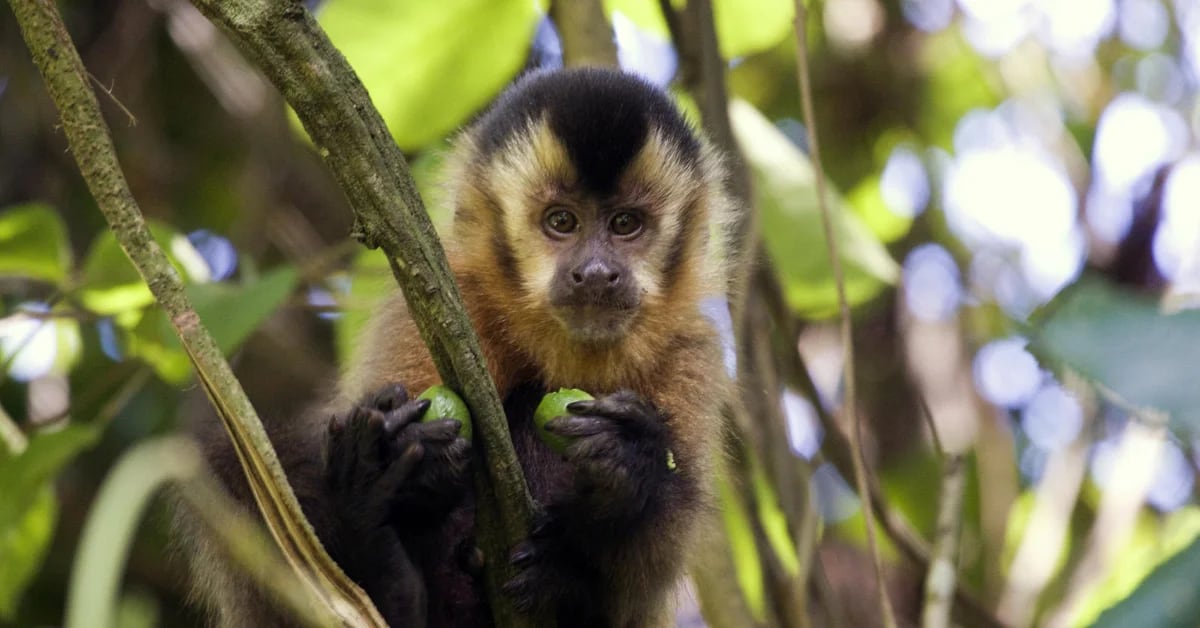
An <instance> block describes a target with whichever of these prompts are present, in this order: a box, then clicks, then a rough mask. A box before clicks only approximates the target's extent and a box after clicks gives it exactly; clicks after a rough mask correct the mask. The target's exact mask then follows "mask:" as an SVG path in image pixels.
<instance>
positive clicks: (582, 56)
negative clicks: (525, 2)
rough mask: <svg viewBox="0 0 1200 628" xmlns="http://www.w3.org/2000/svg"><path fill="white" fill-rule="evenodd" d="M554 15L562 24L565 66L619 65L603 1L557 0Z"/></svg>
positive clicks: (559, 28) (557, 24)
mask: <svg viewBox="0 0 1200 628" xmlns="http://www.w3.org/2000/svg"><path fill="white" fill-rule="evenodd" d="M550 17H551V19H553V20H554V25H555V26H557V27H558V33H559V35H560V39H561V41H562V51H563V63H564V64H565V65H567V66H571V67H576V66H589V65H594V66H601V67H610V68H615V67H617V44H616V42H614V41H613V30H612V28H611V27H610V26H609V25H608V20H607V19H605V17H604V7H603V6H601V4H600V0H554V1H553V2H551V3H550Z"/></svg>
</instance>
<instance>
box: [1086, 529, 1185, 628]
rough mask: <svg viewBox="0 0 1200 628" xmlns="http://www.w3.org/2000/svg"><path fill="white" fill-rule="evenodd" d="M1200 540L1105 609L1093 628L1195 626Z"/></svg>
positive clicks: (1182, 627) (1171, 627)
mask: <svg viewBox="0 0 1200 628" xmlns="http://www.w3.org/2000/svg"><path fill="white" fill-rule="evenodd" d="M1198 573H1200V540H1197V541H1193V542H1192V544H1191V545H1189V546H1188V547H1187V549H1185V550H1183V551H1182V552H1180V553H1178V554H1176V555H1175V556H1174V557H1172V558H1171V559H1170V560H1168V561H1167V562H1165V563H1163V565H1162V566H1161V567H1159V568H1158V569H1156V570H1154V573H1152V574H1150V576H1149V577H1147V578H1146V579H1145V580H1144V581H1143V582H1142V584H1141V586H1139V587H1138V588H1137V590H1135V591H1134V592H1133V593H1132V594H1131V595H1130V596H1129V597H1127V598H1125V599H1124V600H1123V601H1121V602H1120V603H1119V604H1117V605H1116V606H1113V607H1112V608H1109V609H1108V610H1106V611H1104V612H1103V613H1102V614H1101V615H1100V617H1099V618H1098V619H1097V620H1096V622H1095V623H1093V624H1091V625H1092V626H1093V627H1094V628H1118V627H1121V628H1123V627H1125V626H1153V627H1154V628H1176V627H1178V628H1194V627H1195V626H1196V625H1197V623H1198V622H1200V595H1196V574H1198Z"/></svg>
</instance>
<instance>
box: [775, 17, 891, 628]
mask: <svg viewBox="0 0 1200 628" xmlns="http://www.w3.org/2000/svg"><path fill="white" fill-rule="evenodd" d="M794 4H795V7H796V21H795V27H796V69H797V72H798V73H799V78H800V102H801V106H802V108H803V110H804V125H805V127H807V129H808V139H809V148H810V152H811V154H812V160H813V166H814V167H813V169H814V170H815V172H816V178H817V205H818V206H819V207H820V208H821V226H822V228H823V230H824V233H825V243H826V245H828V247H829V263H830V266H831V267H832V268H833V281H834V285H835V286H836V287H837V296H838V310H839V311H840V313H841V338H842V349H843V350H844V351H845V359H844V360H843V365H842V373H843V382H844V385H845V391H844V393H843V400H842V404H843V408H844V410H845V416H846V417H847V419H848V420H849V422H850V428H849V430H848V431H849V433H850V448H851V452H852V454H853V458H854V478H855V483H856V484H857V485H858V494H859V495H862V496H868V495H869V494H870V493H869V491H868V487H867V471H866V462H865V461H864V460H863V450H862V433H861V430H862V419H861V418H860V417H859V416H858V404H857V399H856V397H857V395H858V391H857V386H856V381H855V377H854V334H853V330H852V328H851V321H850V303H849V301H847V300H846V278H845V274H844V271H843V269H842V260H841V256H840V254H839V253H838V245H837V238H836V235H835V234H834V230H833V216H832V214H831V212H830V209H829V199H828V197H827V196H826V190H825V173H824V170H823V169H822V167H821V149H820V143H819V142H818V141H817V129H816V116H815V115H814V114H813V104H812V85H811V84H810V82H809V75H808V36H807V34H806V32H805V29H806V27H807V24H808V19H807V18H808V12H807V10H806V9H805V7H804V0H795V3H794ZM862 509H863V520H864V523H865V524H866V531H867V546H868V549H869V551H870V553H871V560H872V563H873V564H874V567H875V580H876V582H877V583H878V585H879V609H880V612H881V615H882V617H883V623H884V626H886V628H895V626H896V617H895V613H894V612H893V611H892V602H891V600H890V599H889V598H888V594H887V581H886V580H885V579H884V575H883V558H882V557H881V556H880V554H879V547H878V544H877V542H876V539H875V513H874V508H873V507H872V505H871V500H870V499H869V498H867V499H863V500H862Z"/></svg>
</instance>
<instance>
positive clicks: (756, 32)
mask: <svg viewBox="0 0 1200 628" xmlns="http://www.w3.org/2000/svg"><path fill="white" fill-rule="evenodd" d="M672 4H674V5H676V7H677V8H678V7H679V6H681V5H683V4H684V3H683V2H677V1H674V0H673V2H672ZM604 8H605V9H607V11H608V13H609V14H611V13H612V12H613V11H619V12H620V13H621V14H622V15H624V16H625V17H627V18H629V19H630V21H632V22H633V23H634V24H637V25H638V26H639V27H640V28H642V29H644V30H645V31H647V32H648V33H650V34H651V35H655V36H658V37H660V38H662V39H664V40H666V39H668V38H669V37H670V31H669V30H668V29H667V22H666V20H664V19H663V16H662V11H661V9H660V8H659V2H658V0H605V2H604ZM795 14H796V13H795V7H794V5H793V4H792V0H713V20H714V21H715V22H716V27H717V39H718V40H719V42H720V46H721V56H722V57H724V58H726V59H736V58H738V57H744V56H746V55H749V54H753V53H756V52H762V51H764V50H768V49H770V48H772V47H774V46H775V45H776V44H778V43H779V42H780V41H782V40H783V39H784V38H785V37H788V36H790V35H791V32H792V18H793V16H795Z"/></svg>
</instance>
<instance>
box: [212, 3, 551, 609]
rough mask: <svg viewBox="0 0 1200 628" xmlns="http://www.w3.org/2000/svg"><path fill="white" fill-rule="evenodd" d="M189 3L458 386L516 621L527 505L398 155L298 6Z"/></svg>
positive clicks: (443, 266) (441, 259)
mask: <svg viewBox="0 0 1200 628" xmlns="http://www.w3.org/2000/svg"><path fill="white" fill-rule="evenodd" d="M194 4H195V5H196V6H197V7H198V8H199V9H200V10H201V12H203V13H204V14H205V15H207V16H208V17H209V19H211V20H213V22H215V23H216V24H217V25H218V26H219V27H220V28H221V29H222V30H223V31H225V32H226V33H227V34H228V35H229V36H230V37H231V38H232V39H233V41H234V43H235V44H237V45H238V47H239V48H241V49H242V51H243V52H244V53H245V54H246V55H247V56H249V57H250V59H252V60H253V61H254V62H255V63H256V64H257V65H258V66H259V68H260V69H262V70H263V72H264V74H266V76H267V77H268V78H269V79H270V80H271V82H272V83H274V84H275V86H276V87H277V88H278V89H279V91H280V92H281V93H282V94H283V96H284V98H285V99H286V100H287V102H288V104H290V105H291V106H292V108H293V109H294V110H295V111H296V113H297V115H298V116H299V118H300V121H301V123H302V124H303V125H304V128H305V130H306V131H307V132H308V134H309V137H310V138H311V139H312V141H313V143H314V145H315V146H316V147H317V150H318V151H319V152H320V154H321V155H322V156H323V157H324V159H325V162H326V163H327V164H328V166H329V168H330V170H331V171H332V173H333V175H334V177H335V178H336V179H337V181H338V183H339V184H340V185H341V187H342V190H343V191H344V192H345V193H346V196H347V198H348V199H349V200H350V205H351V207H352V208H353V210H354V214H355V229H354V233H353V235H354V236H355V237H356V238H357V239H359V240H360V241H361V242H363V244H365V245H366V246H368V247H370V248H376V247H379V248H382V249H383V251H384V252H385V253H386V254H387V255H388V258H389V262H390V263H391V266H392V273H393V275H394V276H395V278H396V281H397V283H399V284H400V288H401V290H402V291H403V292H404V297H405V299H406V300H407V301H408V306H409V311H410V313H411V315H412V318H413V320H414V321H415V322H416V325H417V328H418V329H419V331H420V333H421V337H422V338H423V339H424V340H425V343H426V344H427V345H428V346H429V351H430V353H431V355H432V356H433V361H434V364H435V365H436V366H437V369H438V372H439V373H440V374H441V377H442V381H443V382H444V383H445V384H446V385H447V386H450V387H451V388H453V389H455V390H458V391H460V392H461V393H462V396H463V398H464V399H465V400H466V402H467V405H468V406H469V407H470V410H471V416H472V418H473V421H474V424H475V433H476V445H477V447H476V451H477V452H479V453H480V454H481V455H482V458H483V462H485V464H479V465H476V479H475V486H476V490H477V492H478V493H479V494H480V495H481V496H486V497H488V499H481V500H480V504H479V508H478V510H477V513H476V519H477V525H476V531H477V534H478V535H479V541H480V546H481V547H482V549H483V551H484V555H485V557H486V559H487V561H488V565H489V568H488V569H487V570H486V573H485V575H486V581H487V586H488V593H489V596H490V598H491V608H492V612H493V615H494V617H495V620H496V623H497V625H501V626H505V625H518V624H523V622H524V620H523V619H521V618H519V617H518V616H517V614H516V612H515V610H514V609H513V608H512V605H511V603H510V602H509V601H508V599H507V597H506V596H504V595H502V594H501V593H500V586H501V585H502V584H503V583H504V582H505V581H507V579H508V578H509V576H510V575H511V573H512V572H511V568H510V566H509V564H508V561H507V560H505V559H506V557H507V556H508V548H510V547H512V546H514V545H515V544H517V543H518V542H520V541H521V540H522V539H523V538H525V536H526V535H527V533H528V528H529V521H530V512H531V510H532V502H531V499H530V497H529V492H528V490H527V489H526V486H525V481H524V476H523V474H522V472H521V467H520V465H519V463H518V461H517V457H516V453H515V451H514V450H513V446H512V440H511V437H510V436H509V433H508V428H507V424H506V422H505V419H504V411H503V407H502V405H501V401H500V398H499V396H498V395H497V393H496V389H495V385H494V384H493V383H492V380H491V378H490V376H489V375H488V373H487V370H486V369H485V366H484V365H485V360H484V356H483V352H482V350H481V349H480V346H479V340H478V338H477V337H476V336H475V331H474V329H473V328H472V326H471V322H470V319H469V318H468V317H467V314H466V310H465V309H464V307H463V303H462V296H461V294H460V293H459V289H458V286H457V284H456V283H455V281H454V277H453V275H452V274H451V272H450V267H449V264H448V263H447V261H446V256H445V252H444V251H443V249H442V245H441V242H440V241H439V240H438V238H437V235H436V233H435V232H434V230H433V225H432V224H431V223H430V220H429V216H428V215H427V214H426V212H425V206H424V203H422V201H421V198H420V196H419V195H418V194H417V189H416V185H415V183H414V182H413V179H412V176H411V175H410V174H409V170H408V165H407V164H406V163H405V160H404V156H403V155H402V154H401V152H400V149H399V148H398V147H397V146H396V144H395V142H394V141H393V140H392V136H391V134H390V133H389V132H388V129H387V126H386V125H385V124H384V122H383V118H382V117H381V116H380V115H379V112H378V111H377V110H376V109H375V107H374V106H373V105H372V103H371V100H370V97H369V96H368V94H367V91H366V89H364V88H363V85H362V83H361V82H360V81H359V79H358V76H357V75H356V74H355V73H354V70H353V69H352V68H351V67H350V65H349V64H348V63H347V62H346V59H345V58H344V57H343V56H342V55H341V53H339V52H338V51H337V49H336V48H334V46H333V44H332V43H331V42H330V41H329V38H328V37H326V35H325V33H324V31H323V30H322V29H321V28H320V26H318V25H317V23H316V21H315V20H313V18H312V16H311V15H310V14H309V13H308V12H307V11H306V10H305V9H304V7H303V6H302V5H301V4H300V3H298V2H293V1H291V0H226V1H223V0H194ZM480 444H482V448H480V447H478V445H480ZM480 449H482V451H480ZM493 496H494V498H495V499H494V500H493V499H491V498H492V497H493ZM493 506H494V507H493Z"/></svg>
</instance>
